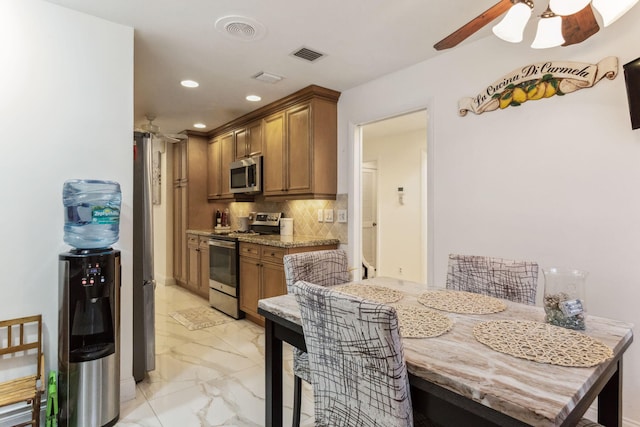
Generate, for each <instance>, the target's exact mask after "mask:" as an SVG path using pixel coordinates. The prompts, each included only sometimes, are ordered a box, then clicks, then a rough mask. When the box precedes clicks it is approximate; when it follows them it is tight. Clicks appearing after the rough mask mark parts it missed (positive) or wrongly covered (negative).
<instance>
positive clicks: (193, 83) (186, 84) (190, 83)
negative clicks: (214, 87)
mask: <svg viewBox="0 0 640 427" xmlns="http://www.w3.org/2000/svg"><path fill="white" fill-rule="evenodd" d="M180 84H181V85H182V86H184V87H198V86H200V83H198V82H196V81H193V80H183V81H181V82H180Z"/></svg>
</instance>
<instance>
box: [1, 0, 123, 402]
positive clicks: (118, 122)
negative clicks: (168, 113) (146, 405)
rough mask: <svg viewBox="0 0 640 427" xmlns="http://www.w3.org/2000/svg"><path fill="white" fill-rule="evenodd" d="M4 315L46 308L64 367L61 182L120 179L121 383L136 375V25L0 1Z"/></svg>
mask: <svg viewBox="0 0 640 427" xmlns="http://www.w3.org/2000/svg"><path fill="white" fill-rule="evenodd" d="M0 57H2V66H1V67H0V94H1V95H0V130H1V134H2V139H1V141H2V142H1V144H2V155H1V156H0V181H2V186H1V187H0V188H1V190H0V191H1V194H2V198H1V200H2V214H1V220H0V236H2V237H1V239H0V259H2V269H1V270H0V289H1V295H2V297H1V298H0V318H13V317H19V316H26V315H31V314H36V313H42V315H43V321H44V339H45V351H46V365H47V369H52V370H57V368H58V367H57V347H58V254H59V253H61V252H65V251H67V250H68V249H69V247H68V246H67V245H65V244H64V242H63V240H62V235H63V209H62V186H63V183H64V181H65V180H67V179H73V178H96V179H109V180H114V181H117V182H119V183H120V185H121V189H122V196H123V197H122V212H121V223H120V241H119V242H118V243H117V244H116V245H115V247H116V248H118V249H120V250H121V251H122V298H121V300H122V314H121V322H122V330H121V344H122V347H121V348H122V354H121V368H122V370H121V384H122V385H123V390H122V391H123V397H125V398H126V397H127V396H129V398H131V397H132V396H131V393H134V395H135V383H134V382H133V377H132V375H131V363H132V354H131V339H132V326H131V322H132V320H131V319H132V315H131V287H132V266H131V248H132V219H131V218H132V217H131V215H132V180H133V170H132V163H131V160H132V133H131V132H132V128H133V29H131V28H128V27H124V26H121V25H117V24H113V23H109V22H106V21H104V20H101V19H97V18H94V17H90V16H88V15H83V14H80V13H77V12H74V11H70V10H67V9H64V8H61V7H59V6H55V5H52V4H50V3H45V2H41V1H37V0H3V1H2V2H0Z"/></svg>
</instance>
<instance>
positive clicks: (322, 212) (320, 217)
mask: <svg viewBox="0 0 640 427" xmlns="http://www.w3.org/2000/svg"><path fill="white" fill-rule="evenodd" d="M322 221H324V211H323V210H322V209H318V222H322Z"/></svg>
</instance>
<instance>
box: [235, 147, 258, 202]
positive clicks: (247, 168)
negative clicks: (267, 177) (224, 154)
mask: <svg viewBox="0 0 640 427" xmlns="http://www.w3.org/2000/svg"><path fill="white" fill-rule="evenodd" d="M229 188H230V189H231V192H232V193H245V194H255V193H260V192H262V156H254V157H249V158H246V159H242V160H238V161H237V162H232V163H231V164H230V166H229Z"/></svg>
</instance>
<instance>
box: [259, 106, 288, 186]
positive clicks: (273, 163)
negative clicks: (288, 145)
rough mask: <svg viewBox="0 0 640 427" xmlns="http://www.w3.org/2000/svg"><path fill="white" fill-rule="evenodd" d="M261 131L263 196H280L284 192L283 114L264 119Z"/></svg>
mask: <svg viewBox="0 0 640 427" xmlns="http://www.w3.org/2000/svg"><path fill="white" fill-rule="evenodd" d="M263 129H264V146H263V152H264V158H263V160H262V162H263V163H262V165H263V168H262V175H263V181H262V183H263V193H264V195H265V196H268V195H278V194H282V193H283V192H284V190H285V182H284V179H285V175H284V165H285V162H284V158H285V146H284V137H285V133H284V113H278V114H274V115H272V116H269V117H267V118H265V119H264V127H263Z"/></svg>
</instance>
